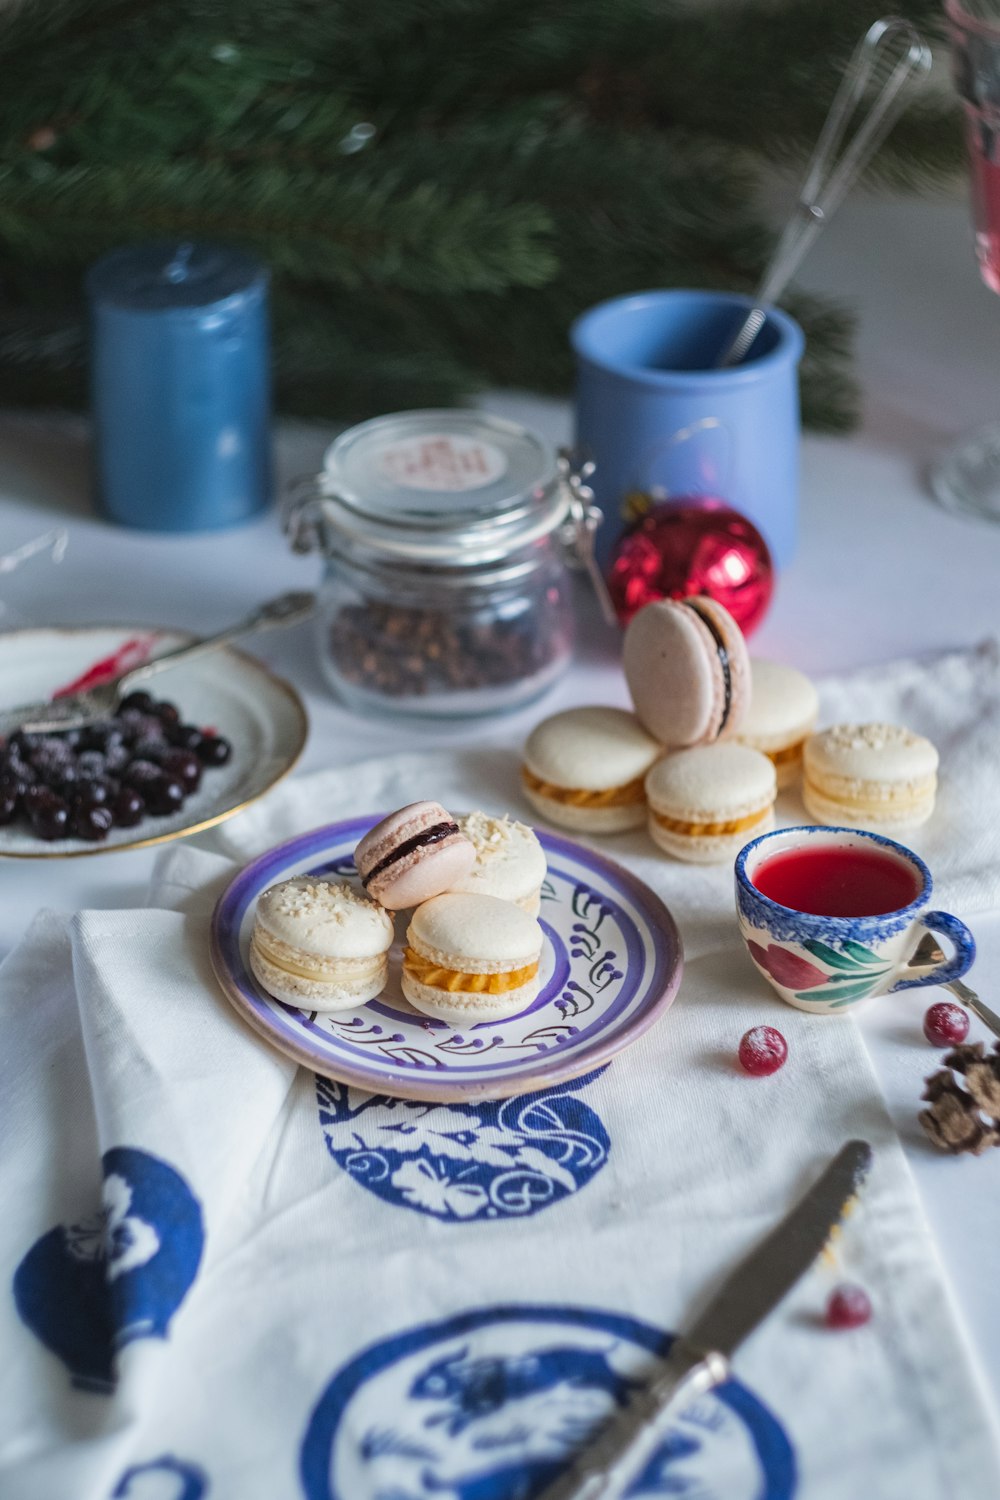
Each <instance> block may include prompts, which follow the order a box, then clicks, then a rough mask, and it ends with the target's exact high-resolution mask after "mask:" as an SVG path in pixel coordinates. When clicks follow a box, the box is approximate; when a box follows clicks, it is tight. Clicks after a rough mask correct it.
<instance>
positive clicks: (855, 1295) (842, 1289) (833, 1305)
mask: <svg viewBox="0 0 1000 1500" xmlns="http://www.w3.org/2000/svg"><path fill="white" fill-rule="evenodd" d="M871 1315H872V1305H871V1302H870V1301H869V1298H868V1293H867V1292H866V1291H865V1289H864V1287H861V1286H852V1285H851V1283H850V1282H846V1281H845V1282H843V1283H842V1284H841V1285H840V1286H836V1287H834V1289H833V1291H832V1292H831V1293H830V1300H829V1301H828V1302H827V1304H826V1319H825V1321H826V1326H827V1328H862V1327H863V1326H864V1324H865V1323H867V1322H868V1320H869V1318H870V1317H871Z"/></svg>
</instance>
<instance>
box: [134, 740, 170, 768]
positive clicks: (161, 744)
mask: <svg viewBox="0 0 1000 1500" xmlns="http://www.w3.org/2000/svg"><path fill="white" fill-rule="evenodd" d="M169 750H170V746H169V745H168V744H167V741H166V740H165V739H164V737H163V735H162V734H158V735H155V736H152V735H148V734H147V735H144V736H143V737H142V739H141V740H136V742H135V744H134V745H133V746H132V758H133V760H149V761H152V762H153V764H154V765H162V763H163V757H164V756H165V755H166V754H167V753H168V752H169Z"/></svg>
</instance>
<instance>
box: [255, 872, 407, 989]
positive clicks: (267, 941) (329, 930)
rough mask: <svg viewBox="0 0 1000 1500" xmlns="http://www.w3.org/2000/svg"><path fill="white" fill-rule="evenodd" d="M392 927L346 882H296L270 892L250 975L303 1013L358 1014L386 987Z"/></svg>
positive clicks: (258, 922) (260, 911)
mask: <svg viewBox="0 0 1000 1500" xmlns="http://www.w3.org/2000/svg"><path fill="white" fill-rule="evenodd" d="M392 940H393V926H392V921H391V919H390V917H389V915H388V913H387V912H386V911H385V910H384V909H383V908H382V907H381V906H379V905H377V903H376V902H374V901H369V899H368V897H367V896H362V895H361V894H360V893H359V892H358V891H356V890H355V889H354V887H353V886H350V885H348V884H347V883H346V881H331V880H317V879H314V878H312V877H310V876H305V875H302V876H296V877H295V878H294V879H292V880H283V881H282V882H281V883H280V885H273V886H271V887H270V889H269V890H266V891H264V892H263V894H262V895H261V896H260V899H259V900H258V902H257V910H256V913H255V916H254V927H253V935H252V937H251V940H250V968H251V969H252V970H253V973H254V974H255V976H256V977H257V979H258V980H259V981H260V983H261V984H262V985H263V987H264V989H265V990H267V992H268V994H269V995H273V996H274V998H275V999H276V1000H283V1001H284V1002H285V1004H286V1005H294V1006H296V1007H298V1009H300V1010H316V1011H338V1010H352V1009H353V1008H354V1006H356V1005H363V1004H364V1002H365V1001H366V1000H374V998H375V996H376V995H380V994H381V993H382V991H383V989H384V988H385V983H386V977H387V971H388V958H387V955H388V951H389V948H390V947H391V946H392Z"/></svg>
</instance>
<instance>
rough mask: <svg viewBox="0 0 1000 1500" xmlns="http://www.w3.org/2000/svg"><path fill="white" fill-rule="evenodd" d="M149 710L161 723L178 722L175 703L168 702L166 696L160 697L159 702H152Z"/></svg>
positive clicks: (178, 713)
mask: <svg viewBox="0 0 1000 1500" xmlns="http://www.w3.org/2000/svg"><path fill="white" fill-rule="evenodd" d="M149 711H150V713H151V714H155V715H156V717H157V718H158V719H159V720H160V723H161V724H179V723H180V717H181V716H180V712H179V711H178V709H177V707H176V705H175V704H173V703H168V701H167V699H166V698H164V699H162V700H161V701H160V702H159V703H154V704H153V706H152V708H151V709H150V710H149Z"/></svg>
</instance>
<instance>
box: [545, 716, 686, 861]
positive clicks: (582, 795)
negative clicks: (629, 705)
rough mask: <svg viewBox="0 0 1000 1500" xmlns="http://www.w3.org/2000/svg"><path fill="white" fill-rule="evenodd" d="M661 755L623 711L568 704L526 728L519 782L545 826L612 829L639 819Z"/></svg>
mask: <svg viewBox="0 0 1000 1500" xmlns="http://www.w3.org/2000/svg"><path fill="white" fill-rule="evenodd" d="M662 754H663V750H662V747H661V746H660V745H658V744H657V742H656V740H654V739H653V738H652V736H651V735H649V734H647V733H646V731H645V730H644V729H643V727H642V725H641V724H640V723H639V721H638V719H637V718H636V716H635V714H630V713H629V712H628V711H627V710H626V709H624V708H569V709H566V710H565V711H564V712H563V713H559V714H553V715H552V717H551V718H549V719H543V720H542V722H541V724H537V725H536V726H535V728H534V729H533V730H532V731H531V734H530V735H529V737H528V743H527V744H526V745H525V747H524V764H523V766H522V767H521V780H522V782H523V784H524V791H525V795H526V796H527V798H528V800H529V802H530V803H531V804H532V806H533V807H536V808H537V809H538V811H539V812H540V813H541V814H542V816H543V817H545V818H547V819H548V820H549V822H550V823H557V824H559V825H560V826H561V827H563V828H573V829H577V830H579V831H580V832H581V833H618V832H621V831H622V830H624V829H626V828H640V827H641V826H642V824H643V823H644V822H645V820H646V793H645V790H644V782H645V777H646V772H647V771H648V770H649V768H650V766H651V765H653V764H654V762H655V761H656V760H657V759H658V758H659V757H660V756H661V755H662Z"/></svg>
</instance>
